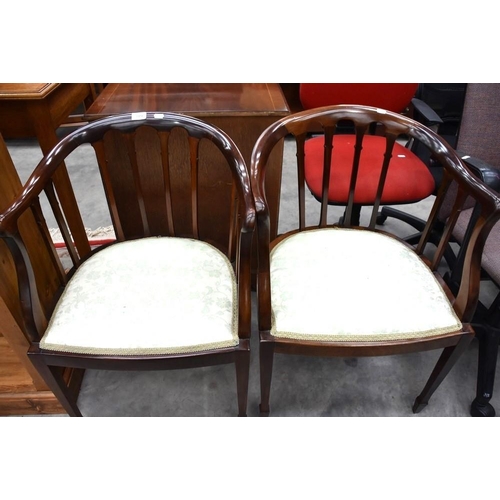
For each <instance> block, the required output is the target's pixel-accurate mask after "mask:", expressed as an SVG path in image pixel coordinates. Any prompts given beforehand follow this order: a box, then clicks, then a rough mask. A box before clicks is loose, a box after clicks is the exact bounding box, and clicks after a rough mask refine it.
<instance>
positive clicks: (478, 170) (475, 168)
mask: <svg viewBox="0 0 500 500" xmlns="http://www.w3.org/2000/svg"><path fill="white" fill-rule="evenodd" d="M457 153H458V154H459V156H460V158H462V160H463V161H464V162H465V164H466V165H467V166H468V167H469V168H470V169H471V170H472V172H473V173H474V174H475V175H476V176H477V177H479V179H481V180H482V181H483V182H484V183H485V184H486V185H487V186H488V187H490V188H491V189H493V190H495V191H497V192H500V170H498V169H497V168H495V167H492V166H491V165H490V164H489V163H486V162H485V161H482V160H480V159H479V158H475V157H473V156H469V155H466V154H463V153H461V152H460V151H457Z"/></svg>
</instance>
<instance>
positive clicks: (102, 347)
mask: <svg viewBox="0 0 500 500" xmlns="http://www.w3.org/2000/svg"><path fill="white" fill-rule="evenodd" d="M174 136H175V137H176V139H175V140H176V141H177V142H176V144H177V146H176V148H177V149H176V150H175V151H173V149H172V147H171V145H172V142H171V141H172V140H174ZM89 144H90V145H92V146H93V148H94V150H95V153H96V157H97V162H98V165H99V170H100V175H101V178H102V184H103V187H104V191H105V195H106V199H107V206H108V208H109V212H110V218H111V220H112V223H113V228H114V232H115V234H116V241H114V242H111V243H110V244H105V245H102V246H99V247H98V248H91V246H90V244H89V241H88V239H87V235H86V232H85V228H84V226H83V223H82V218H81V214H80V212H79V211H78V206H77V205H74V201H75V197H74V196H73V192H72V191H71V184H69V185H68V184H66V185H67V186H69V188H65V189H63V188H61V187H60V186H62V185H63V182H62V181H64V179H66V181H64V182H66V183H67V180H68V179H69V177H68V173H67V171H66V170H65V168H64V167H62V166H61V162H63V161H64V160H65V159H66V158H67V157H68V156H69V155H70V153H71V152H72V151H74V150H75V149H76V148H78V147H84V146H86V147H89V146H88V145H89ZM181 146H183V149H182V151H179V147H181ZM203 155H210V156H211V157H214V155H215V156H217V158H218V159H219V160H220V161H223V162H225V164H226V165H227V172H226V173H227V178H224V183H226V184H225V186H226V190H227V192H228V196H227V200H228V204H227V207H226V214H225V215H227V217H225V218H221V220H219V218H218V216H219V215H220V214H217V217H215V220H212V222H211V224H213V225H214V227H217V228H218V229H220V227H219V226H221V224H222V221H224V222H225V223H227V226H228V227H227V228H226V231H225V234H226V235H228V239H227V244H221V243H220V239H219V243H215V242H213V241H206V240H208V238H207V237H206V234H209V231H207V230H206V229H205V228H204V227H203V226H202V224H201V221H202V220H205V219H206V218H207V216H210V215H211V210H210V208H207V207H206V206H205V207H203V213H202V208H201V206H199V204H198V202H199V190H198V184H199V179H201V177H202V175H205V176H206V175H209V174H210V173H209V172H208V174H207V172H202V171H201V170H202V169H201V167H199V165H200V164H201V158H202V156H203ZM181 160H182V162H181ZM212 183H214V179H212ZM54 186H55V187H54ZM231 186H232V187H231ZM42 191H44V192H45V193H46V195H47V198H48V200H49V202H50V206H51V208H52V211H53V214H54V217H55V219H56V220H57V222H58V224H59V228H60V231H61V233H62V235H63V237H64V240H65V242H66V246H67V249H68V251H69V253H70V256H71V260H72V264H71V265H70V266H69V267H70V268H69V269H67V270H66V269H63V266H62V264H61V262H60V260H59V258H58V254H57V253H56V252H55V251H54V247H53V245H52V241H51V239H50V235H49V233H48V231H47V229H46V226H45V225H44V219H43V215H42V213H41V209H40V203H39V195H40V194H41V193H42ZM68 200H69V201H68ZM72 200H73V201H72ZM186 200H187V209H185V207H184V208H179V203H182V202H186ZM78 203H80V204H81V200H79V202H78ZM212 205H213V204H212ZM72 207H73V208H72ZM75 207H76V208H75ZM27 212H30V213H31V214H32V215H33V216H34V217H35V218H36V220H38V221H39V223H40V231H41V237H42V238H43V240H44V241H45V242H46V245H47V246H48V247H50V248H51V249H52V258H53V265H54V267H55V268H56V269H57V272H58V279H59V282H58V285H59V286H58V292H57V293H56V295H55V296H53V297H49V298H47V297H44V296H43V295H44V290H40V289H38V290H37V282H36V280H35V277H34V276H35V274H36V273H35V272H34V269H33V260H32V259H33V255H30V253H29V251H27V248H26V246H25V243H24V241H23V235H22V232H20V231H19V230H18V222H19V221H22V219H23V217H25V214H26V213H27ZM30 217H31V215H30ZM254 219H255V209H254V203H253V199H252V196H251V188H250V180H249V174H248V171H247V167H246V165H245V162H244V160H243V158H242V156H241V154H240V152H239V150H238V148H237V147H236V145H235V144H234V142H233V141H232V140H231V139H230V138H229V137H228V136H227V135H226V134H225V133H224V132H222V131H221V130H220V129H218V128H216V127H214V126H212V125H209V124H207V123H205V122H203V121H200V120H198V119H195V118H191V117H188V116H182V115H178V114H173V113H132V114H130V113H129V114H125V115H118V116H113V117H109V118H105V119H102V120H99V121H95V122H93V123H90V124H88V125H86V126H85V127H82V128H80V129H78V130H76V131H75V132H73V133H71V134H70V135H68V136H67V137H65V138H64V139H62V140H61V141H60V142H59V144H58V145H57V146H56V147H55V148H54V149H53V150H52V151H51V152H50V153H49V154H48V155H47V156H45V157H44V158H43V159H42V160H41V162H40V163H39V165H38V166H37V167H36V169H35V170H34V171H33V173H32V175H31V176H30V178H29V179H28V180H27V182H26V184H25V187H24V190H23V191H22V193H21V194H20V195H19V196H18V197H17V199H16V200H15V201H14V202H13V203H12V204H11V205H10V207H9V208H7V209H6V210H5V211H4V212H3V213H2V214H1V215H0V237H1V238H2V239H3V240H4V241H5V243H6V244H7V246H8V248H9V250H10V252H11V254H12V257H13V260H14V262H15V266H16V270H17V276H18V281H19V289H20V292H19V295H20V297H19V298H20V302H21V305H22V312H23V321H24V331H25V335H26V336H27V338H28V339H29V342H30V347H29V352H28V355H29V357H30V359H31V360H32V362H33V364H34V365H35V367H36V368H37V370H38V371H39V373H40V374H41V376H42V377H43V378H44V380H45V382H46V383H47V385H48V387H49V388H50V389H51V390H52V391H53V393H54V394H55V395H56V397H57V398H58V400H59V401H60V403H61V404H62V405H63V407H64V408H65V410H66V411H67V412H68V414H69V415H71V416H81V411H80V409H79V408H78V406H77V400H76V397H75V395H74V392H72V391H71V390H70V389H69V387H68V383H67V377H66V376H65V373H67V371H68V370H70V369H73V370H80V372H81V369H96V370H101V369H102V370H132V371H133V370H163V369H177V368H195V367H201V366H210V365H217V364H228V363H234V364H235V367H236V382H237V383H236V385H237V393H238V410H239V415H240V416H244V415H246V407H247V393H248V378H249V360H250V351H249V338H250V319H251V318H250V315H251V309H250V289H251V286H250V247H251V238H252V233H253V225H254V223H255V220H254ZM42 304H43V305H42Z"/></svg>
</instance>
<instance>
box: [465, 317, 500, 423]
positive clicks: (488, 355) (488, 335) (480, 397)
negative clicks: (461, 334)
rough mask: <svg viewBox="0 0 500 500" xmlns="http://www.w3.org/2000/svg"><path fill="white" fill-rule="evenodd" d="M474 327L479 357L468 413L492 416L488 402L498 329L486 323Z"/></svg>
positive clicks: (491, 388)
mask: <svg viewBox="0 0 500 500" xmlns="http://www.w3.org/2000/svg"><path fill="white" fill-rule="evenodd" d="M475 328H476V330H477V337H478V340H479V359H478V368H477V393H476V399H474V401H473V402H472V404H471V407H470V414H471V416H473V417H494V416H495V409H494V408H493V406H492V405H491V404H490V399H491V397H492V396H493V384H494V382H495V370H496V366H497V358H498V343H499V339H500V329H498V328H494V327H490V326H488V325H484V326H482V327H475Z"/></svg>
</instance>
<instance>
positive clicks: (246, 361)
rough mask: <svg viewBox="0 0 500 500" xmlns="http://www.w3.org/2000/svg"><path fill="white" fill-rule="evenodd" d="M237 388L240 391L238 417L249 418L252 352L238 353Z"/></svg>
mask: <svg viewBox="0 0 500 500" xmlns="http://www.w3.org/2000/svg"><path fill="white" fill-rule="evenodd" d="M235 365H236V387H237V391H238V417H246V416H247V401H248V380H249V376H250V351H249V350H245V351H239V352H237V353H236V360H235Z"/></svg>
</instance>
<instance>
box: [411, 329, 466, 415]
mask: <svg viewBox="0 0 500 500" xmlns="http://www.w3.org/2000/svg"><path fill="white" fill-rule="evenodd" d="M472 338H473V335H472V334H470V335H462V337H461V338H460V340H459V341H458V344H457V345H454V346H450V347H446V348H445V349H444V350H443V352H442V354H441V356H440V357H439V359H438V361H437V363H436V366H435V367H434V370H433V371H432V373H431V376H430V377H429V380H428V381H427V384H426V385H425V387H424V389H423V391H422V392H421V393H420V395H419V396H418V397H417V398H416V399H415V402H414V403H413V413H418V412H420V411H421V410H422V409H423V408H424V407H425V406H427V404H428V403H429V399H430V398H431V396H432V395H433V394H434V391H435V390H436V389H437V388H438V387H439V385H440V384H441V382H442V381H443V380H444V379H445V377H446V375H448V373H449V371H450V370H451V369H452V368H453V366H454V365H455V363H456V362H457V360H458V358H459V357H460V356H461V355H462V353H463V352H464V351H465V350H466V349H467V347H468V345H469V344H470V342H471V340H472Z"/></svg>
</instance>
